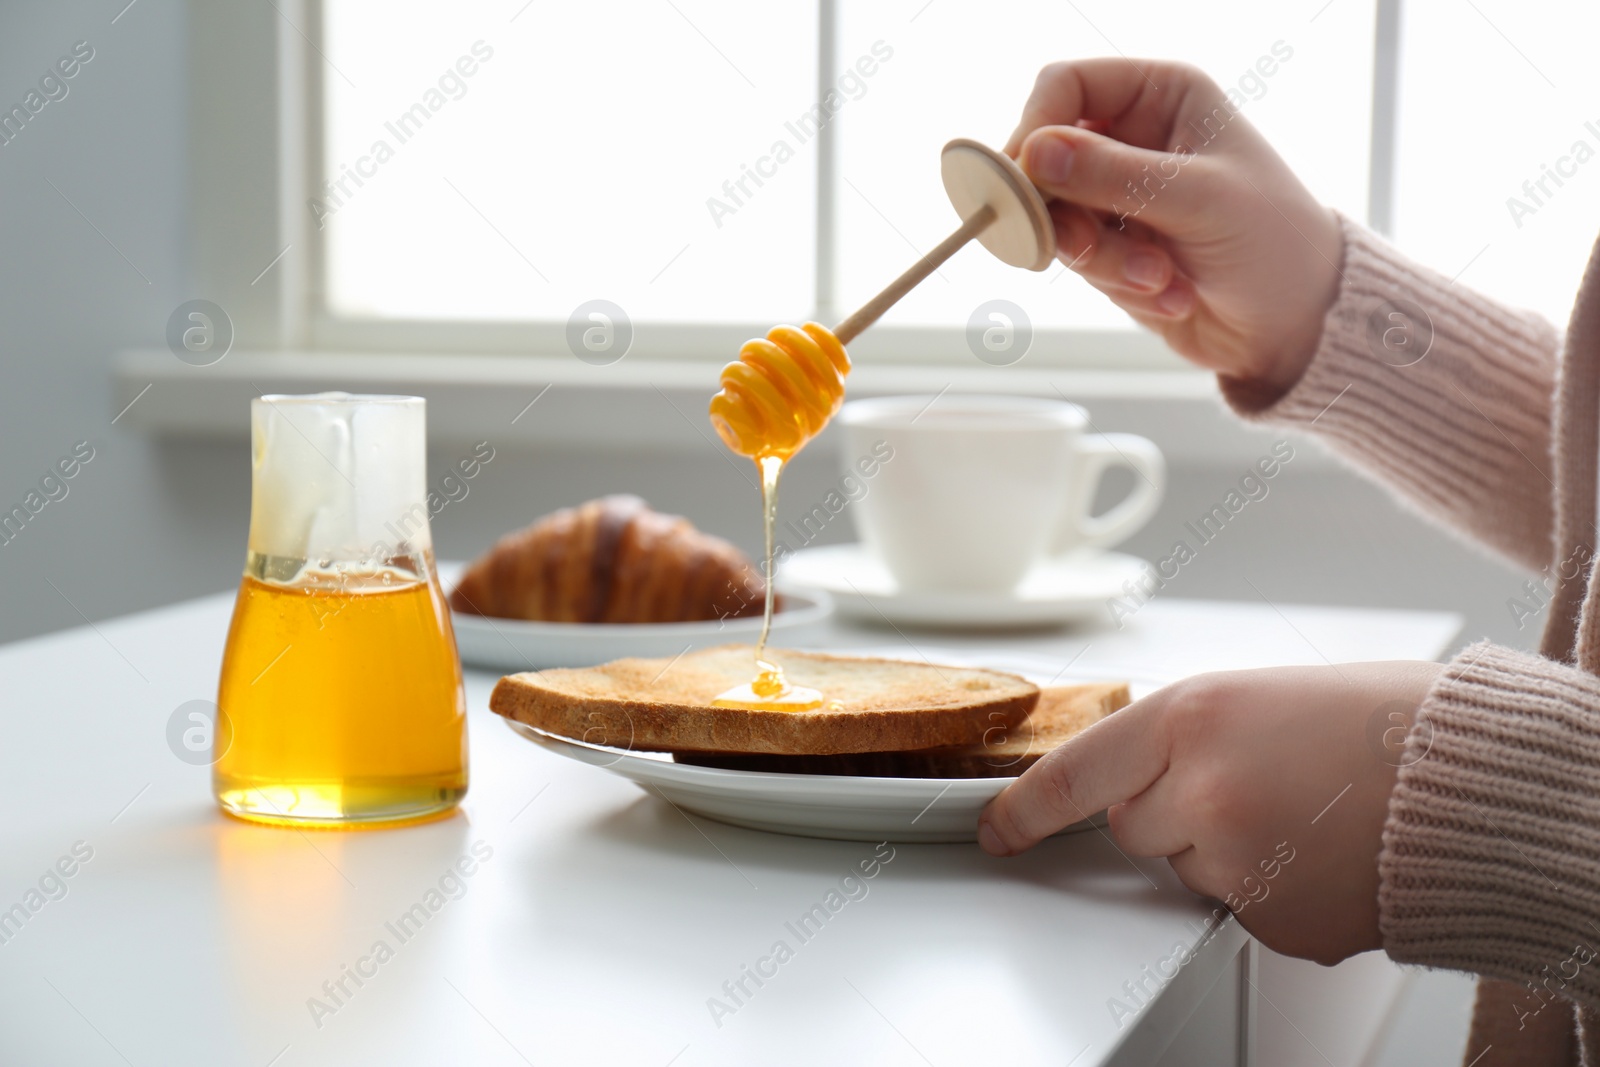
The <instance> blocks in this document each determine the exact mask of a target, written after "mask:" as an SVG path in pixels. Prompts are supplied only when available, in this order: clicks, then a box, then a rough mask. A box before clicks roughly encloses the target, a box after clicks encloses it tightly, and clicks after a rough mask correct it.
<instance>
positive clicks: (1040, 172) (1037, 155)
mask: <svg viewBox="0 0 1600 1067" xmlns="http://www.w3.org/2000/svg"><path fill="white" fill-rule="evenodd" d="M1071 172H1072V146H1071V145H1069V144H1067V142H1066V141H1064V140H1062V139H1061V138H1059V137H1039V138H1036V139H1035V140H1034V142H1033V144H1032V145H1030V146H1029V148H1028V173H1029V174H1030V175H1031V176H1032V177H1033V178H1035V179H1037V180H1038V181H1042V182H1044V183H1045V184H1047V185H1059V184H1061V183H1062V182H1065V181H1066V180H1067V175H1068V174H1069V173H1071Z"/></svg>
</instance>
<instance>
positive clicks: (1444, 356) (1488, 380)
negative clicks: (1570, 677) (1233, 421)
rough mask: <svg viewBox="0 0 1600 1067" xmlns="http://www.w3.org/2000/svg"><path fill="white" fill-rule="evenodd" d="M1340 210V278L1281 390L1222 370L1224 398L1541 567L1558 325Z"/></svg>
mask: <svg viewBox="0 0 1600 1067" xmlns="http://www.w3.org/2000/svg"><path fill="white" fill-rule="evenodd" d="M1340 221H1341V223H1342V225H1343V227H1344V262H1343V264H1342V266H1341V268H1340V275H1341V279H1342V280H1341V282H1340V286H1339V292H1338V295H1337V297H1336V298H1335V300H1334V304H1333V307H1332V308H1330V309H1329V311H1328V314H1327V317H1326V319H1325V320H1324V322H1323V333H1322V338H1321V340H1320V342H1319V344H1318V347H1317V351H1316V353H1315V354H1314V355H1313V357H1312V359H1311V362H1310V363H1309V364H1308V366H1307V367H1306V370H1305V373H1304V374H1303V375H1302V377H1301V378H1300V380H1299V381H1298V382H1297V383H1296V384H1295V385H1294V386H1293V387H1291V388H1290V389H1289V391H1288V392H1287V393H1284V394H1282V395H1269V394H1266V393H1263V392H1262V390H1261V388H1260V387H1259V386H1258V385H1254V384H1252V383H1250V382H1246V381H1242V380H1239V379H1230V378H1226V377H1225V378H1222V379H1221V388H1222V394H1223V397H1224V399H1226V400H1227V402H1228V404H1229V405H1230V406H1231V407H1232V408H1233V410H1234V411H1235V413H1237V414H1238V415H1240V416H1242V417H1243V418H1245V419H1247V420H1249V421H1255V422H1265V423H1273V424H1278V425H1283V426H1290V427H1299V428H1302V429H1310V430H1313V431H1315V432H1316V433H1317V434H1319V435H1320V436H1322V437H1323V438H1324V439H1325V440H1326V441H1327V442H1328V443H1329V444H1330V445H1332V447H1333V449H1334V450H1335V451H1336V452H1338V453H1340V454H1341V455H1342V456H1343V457H1344V458H1345V459H1347V460H1349V461H1350V462H1351V463H1352V464H1354V465H1355V466H1357V467H1359V468H1362V469H1364V470H1365V471H1367V472H1368V473H1369V474H1371V475H1372V476H1374V477H1375V478H1376V479H1377V480H1379V481H1380V482H1383V483H1385V484H1386V485H1388V486H1389V487H1390V488H1391V489H1394V490H1396V491H1398V493H1399V494H1400V495H1401V496H1402V497H1404V498H1406V499H1407V500H1408V501H1409V502H1410V503H1412V504H1413V505H1415V506H1416V507H1417V508H1418V509H1419V510H1421V511H1423V512H1424V513H1425V514H1428V515H1429V516H1430V517H1432V518H1434V519H1436V520H1439V521H1441V522H1443V523H1444V524H1446V525H1448V526H1452V527H1455V528H1458V529H1462V528H1464V529H1466V530H1467V531H1469V532H1470V533H1471V534H1473V535H1474V536H1476V537H1477V538H1478V539H1480V540H1482V541H1485V542H1487V543H1489V544H1490V545H1492V546H1493V547H1495V548H1496V549H1498V550H1499V551H1501V552H1503V553H1504V554H1506V555H1508V556H1511V557H1512V558H1514V559H1518V560H1521V561H1522V562H1524V563H1531V564H1532V565H1533V566H1535V567H1537V566H1543V565H1544V564H1546V563H1548V562H1549V554H1550V544H1551V540H1550V537H1551V527H1552V514H1553V504H1552V500H1551V494H1552V491H1551V482H1550V479H1549V476H1548V468H1549V466H1550V460H1549V456H1550V420H1551V410H1552V404H1553V397H1554V392H1555V367H1556V358H1555V357H1556V349H1557V344H1558V339H1557V335H1556V332H1555V330H1554V329H1553V328H1552V327H1551V326H1550V324H1549V323H1547V322H1545V321H1544V320H1543V319H1542V318H1540V317H1539V316H1537V315H1533V314H1530V313H1527V312H1519V311H1513V310H1510V309H1508V308H1505V307H1502V306H1501V305H1499V304H1496V303H1495V302H1493V301H1492V300H1489V299H1488V298H1487V297H1484V296H1482V295H1480V294H1478V293H1475V292H1473V291H1472V290H1470V289H1468V288H1466V287H1465V286H1462V285H1457V284H1456V283H1455V282H1453V281H1452V280H1451V279H1449V278H1446V277H1444V276H1443V275H1440V274H1438V273H1436V272H1434V271H1432V270H1429V269H1427V268H1425V267H1422V266H1419V265H1417V264H1415V263H1412V262H1411V261H1410V260H1408V259H1406V258H1405V257H1404V256H1402V255H1401V254H1400V253H1399V252H1397V251H1395V249H1394V248H1392V247H1391V246H1389V245H1388V244H1387V243H1385V242H1384V241H1383V240H1382V239H1381V238H1379V237H1378V236H1377V235H1375V234H1373V233H1372V232H1370V231H1369V230H1366V229H1364V228H1363V227H1361V226H1359V225H1357V224H1355V223H1353V222H1351V221H1350V220H1349V219H1345V218H1343V217H1341V219H1340Z"/></svg>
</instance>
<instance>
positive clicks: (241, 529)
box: [0, 0, 1536, 660]
mask: <svg viewBox="0 0 1600 1067" xmlns="http://www.w3.org/2000/svg"><path fill="white" fill-rule="evenodd" d="M120 8H121V2H120V0H113V2H111V3H94V4H90V3H87V2H83V0H67V2H59V3H51V4H44V3H28V4H10V5H6V6H5V7H4V8H0V71H4V72H5V73H4V74H3V75H0V102H5V103H7V104H9V103H10V102H20V100H21V98H22V95H23V94H24V93H25V92H26V91H27V89H28V88H29V86H30V84H31V82H32V81H33V80H34V79H36V78H37V77H38V75H39V74H41V73H43V72H44V70H45V68H46V67H47V66H48V65H49V64H51V63H52V62H53V61H54V60H55V59H56V58H57V57H58V56H59V55H61V54H63V53H65V52H66V51H68V50H69V49H70V48H71V46H72V44H73V43H74V42H75V41H78V40H88V41H89V42H90V44H91V45H92V46H93V47H94V49H95V58H94V59H93V60H92V61H91V62H90V63H89V64H88V65H87V66H86V67H85V68H84V69H83V70H82V72H81V73H80V74H79V75H78V76H77V77H76V78H75V79H73V80H72V82H71V83H70V87H71V91H70V94H69V95H68V97H67V98H66V99H64V100H62V101H59V102H56V103H51V104H49V105H48V106H47V107H46V108H45V109H44V111H43V112H42V113H41V114H40V115H39V116H37V117H36V119H35V120H34V121H33V122H32V123H30V124H29V125H28V127H27V128H26V129H25V131H24V132H23V134H22V135H21V136H20V137H18V138H17V139H16V140H15V141H14V142H12V143H11V144H9V145H6V146H4V147H0V189H3V190H4V193H5V196H4V203H5V210H4V211H3V212H0V249H4V250H5V252H6V254H5V255H4V257H3V258H0V323H3V324H4V329H3V331H0V502H3V503H5V504H6V505H8V506H9V504H10V503H12V502H20V501H21V499H22V497H23V495H24V494H25V493H26V492H27V491H28V489H29V488H30V487H31V486H32V485H33V483H34V482H35V481H36V480H37V479H38V477H39V476H40V475H41V474H43V473H44V472H45V470H46V469H47V468H48V467H49V466H50V465H51V464H53V463H54V462H55V461H56V460H57V459H58V458H59V457H60V456H62V455H63V454H64V453H66V452H67V451H68V450H70V448H71V447H72V445H73V443H74V442H76V441H78V440H81V439H87V440H88V441H90V442H91V443H92V444H93V446H94V447H95V449H96V456H95V459H94V460H93V461H92V462H91V463H90V464H89V465H88V467H87V468H86V469H84V470H83V471H82V473H81V474H79V476H78V477H76V478H75V479H73V480H72V482H71V483H69V485H70V493H69V495H68V497H67V498H66V499H64V500H61V501H59V502H56V503H51V504H48V505H47V506H46V507H45V508H44V510H43V511H42V512H41V513H40V514H39V515H38V516H37V518H36V519H35V520H34V521H33V522H32V523H30V524H29V525H28V526H27V528H26V529H24V531H23V533H22V535H21V536H20V537H18V538H17V539H16V540H15V541H14V542H12V543H10V544H7V545H3V546H0V598H3V600H0V602H3V603H4V604H5V606H6V609H7V610H5V611H4V612H3V613H0V640H10V639H15V638H19V637H24V636H27V635H30V634H36V633H42V632H46V631H49V630H54V629H59V628H62V627H65V626H71V625H77V624H79V623H81V621H82V619H81V618H80V616H79V615H78V611H82V613H83V615H84V616H87V617H88V618H89V619H101V618H106V617H108V616H112V615H117V614H120V613H123V612H128V611H132V610H136V609H139V608H143V607H149V606H154V605H157V604H161V603H165V602H169V601H172V600H177V599H182V598H185V597H190V596H195V595H198V594H201V593H206V592H213V591H217V590H223V589H228V588H230V587H231V586H232V585H233V584H234V582H236V581H237V575H238V573H239V568H240V565H241V563H242V560H243V552H244V534H245V524H246V519H247V510H248V500H249V462H248V452H247V448H246V446H245V444H244V442H243V441H239V440H234V441H218V442H192V441H191V442H178V441H173V442H158V441H154V440H151V439H148V438H145V437H143V436H140V435H138V434H135V433H132V432H128V431H126V430H124V429H123V428H122V427H120V426H112V425H111V424H110V421H111V418H112V416H113V415H114V414H116V412H115V411H114V410H113V408H112V404H111V401H110V398H109V379H108V372H107V361H108V359H109V357H110V355H111V353H112V352H114V351H116V350H118V349H123V348H130V347H146V348H149V347H155V348H160V347H162V346H163V345H164V340H163V335H164V328H165V323H166V319H167V316H168V315H169V313H170V312H171V311H172V309H173V308H174V307H175V306H176V305H177V304H179V303H181V302H183V301H184V300H187V299H190V298H192V297H196V296H205V295H206V294H207V291H208V290H209V289H211V288H213V287H214V285H215V283H216V282H217V281H218V280H217V279H207V278H199V277H193V276H192V274H193V259H192V256H191V254H190V252H189V248H190V233H189V222H190V212H189V209H188V200H187V197H186V193H185V185H186V174H187V170H188V155H189V152H190V146H189V145H188V144H187V143H186V134H185V129H186V118H187V115H186V106H187V102H186V84H185V81H186V79H185V68H186V63H187V52H186V47H187V46H186V41H185V16H184V10H185V9H184V5H183V4H182V3H180V2H178V0H139V2H138V3H136V4H135V5H134V6H133V7H132V8H130V9H129V10H127V12H126V13H125V14H123V15H122V16H121V18H120V19H119V20H118V21H117V22H116V24H115V25H112V24H111V19H112V17H113V16H115V15H116V14H117V12H118V10H120ZM195 150H196V151H197V152H204V151H205V146H195ZM50 182H54V183H55V184H56V185H57V186H59V187H60V189H61V192H62V193H65V194H66V196H68V197H70V198H71V200H72V202H73V203H74V204H76V205H77V208H78V209H81V211H82V212H83V214H84V215H86V216H87V217H88V220H90V221H85V219H84V218H83V217H80V216H79V214H78V213H77V212H76V211H74V209H73V208H72V207H71V206H69V205H68V204H67V203H66V202H64V201H63V199H62V197H61V196H60V195H58V194H57V192H56V191H55V190H54V189H52V188H51V186H50V184H49V183H50ZM91 222H92V224H93V225H92V226H91V224H90V223H91ZM95 227H98V229H99V231H101V233H97V232H96V229H95ZM102 233H103V235H104V236H101V234H102ZM112 244H114V245H115V246H116V248H115V249H114V248H113V247H112ZM118 249H120V253H119V251H118ZM124 255H125V256H126V257H127V260H131V261H132V262H133V264H135V265H136V266H137V268H138V270H135V268H134V267H133V266H130V265H129V263H128V262H127V261H126V260H125V259H124V258H123V256H124ZM139 271H142V272H143V273H144V275H146V276H148V278H149V283H148V284H147V283H146V281H145V278H144V277H141V276H140V274H139V273H138V272H139ZM1101 428H1102V429H1106V430H1114V429H1118V428H1120V427H1119V426H1117V425H1116V424H1115V423H1114V421H1111V420H1102V421H1101ZM688 432H689V431H687V430H686V431H685V433H686V434H687V433H688ZM459 451H460V448H459V447H458V446H456V445H455V444H453V443H450V442H439V443H438V445H437V448H436V455H435V457H434V459H435V461H436V462H448V461H449V460H451V459H453V458H454V457H455V455H456V454H457V452H459ZM1172 459H1173V463H1174V472H1173V489H1172V493H1171V497H1170V499H1169V501H1168V503H1167V505H1166V506H1165V508H1164V509H1163V511H1162V513H1161V514H1160V515H1158V516H1157V518H1156V519H1155V521H1154V522H1152V523H1151V525H1150V527H1149V528H1148V529H1147V530H1146V531H1145V532H1144V533H1142V534H1140V535H1139V536H1138V537H1136V538H1135V539H1134V541H1133V542H1132V543H1131V544H1130V546H1129V547H1130V549H1131V550H1133V551H1136V552H1140V553H1143V554H1145V555H1147V556H1150V555H1156V554H1160V553H1161V552H1162V551H1163V550H1164V549H1165V548H1166V547H1167V546H1168V545H1170V544H1171V542H1172V540H1173V539H1174V537H1175V536H1177V535H1178V533H1179V532H1180V530H1181V528H1182V525H1183V523H1184V522H1185V521H1186V520H1188V519H1189V518H1192V517H1194V516H1196V515H1198V514H1200V513H1201V512H1203V511H1205V510H1206V509H1208V508H1209V507H1210V505H1212V504H1213V503H1216V502H1217V501H1218V500H1219V499H1220V498H1221V495H1222V494H1223V493H1224V492H1226V490H1227V488H1228V486H1229V485H1230V484H1231V483H1232V482H1234V481H1235V480H1236V479H1237V478H1238V476H1239V475H1240V474H1242V473H1243V471H1242V469H1241V470H1238V471H1235V470H1231V469H1220V468H1204V467H1194V466H1190V465H1186V464H1185V463H1184V462H1183V458H1182V457H1181V456H1173V457H1172ZM832 462H833V461H832V458H831V456H830V455H829V454H828V450H827V448H826V446H821V447H818V448H816V449H814V450H812V451H811V452H808V453H807V454H805V455H803V456H802V457H801V458H800V459H799V460H798V461H797V462H796V464H795V466H794V468H793V470H792V471H791V472H790V474H789V476H788V479H787V482H786V485H785V492H784V503H785V507H784V511H785V513H787V514H799V513H800V512H803V511H804V510H806V509H807V508H809V506H810V505H811V504H812V503H814V502H816V501H817V500H819V499H820V497H821V495H822V493H823V492H825V490H826V487H827V483H828V482H829V481H830V480H831V479H832V477H833V474H832ZM608 491H634V492H639V493H641V494H642V495H644V496H646V497H647V498H648V499H650V500H651V501H652V502H653V503H655V504H656V505H657V506H659V507H661V508H663V509H666V510H672V511H677V512H680V513H683V514H686V515H688V516H689V517H690V518H692V519H694V520H695V521H696V522H697V523H699V524H700V525H702V526H703V527H705V528H707V529H710V530H713V531H716V532H719V533H723V534H725V535H727V536H730V537H733V538H734V539H736V540H738V541H740V542H742V543H743V544H745V545H746V546H747V547H751V548H753V547H754V546H755V544H756V541H757V528H756V518H757V516H756V510H757V509H756V501H755V499H754V495H753V490H752V489H751V487H750V485H749V483H748V482H746V481H745V480H744V479H743V478H742V477H741V476H740V474H739V471H738V470H736V469H735V468H734V467H733V466H732V465H730V464H729V463H728V462H726V461H725V460H724V459H723V458H721V457H719V456H717V455H715V454H714V453H713V452H712V451H711V450H710V449H708V448H706V447H705V445H704V443H703V442H701V441H700V440H699V439H698V438H695V437H692V436H686V437H685V438H684V440H683V442H682V443H681V444H680V445H678V446H676V447H673V448H667V449H663V450H661V451H659V452H655V453H652V454H650V455H647V456H641V455H617V454H608V453H606V452H604V451H598V452H597V451H591V450H566V451H560V450H544V451H540V452H521V453H518V452H514V451H511V450H509V449H503V450H502V451H501V453H500V455H499V456H498V457H497V458H496V460H495V461H494V462H493V463H492V464H491V465H490V467H489V468H488V469H487V470H486V471H485V472H484V474H483V476H482V477H480V478H479V479H478V480H477V481H476V482H475V483H473V485H472V489H471V494H470V496H469V497H468V498H467V499H466V500H464V501H462V502H461V503H459V504H455V505H452V506H451V507H450V508H448V509H447V510H446V512H445V513H444V514H442V515H441V516H440V518H439V520H438V522H437V525H436V529H435V537H436V541H437V543H438V546H439V550H440V554H441V555H443V556H464V555H469V554H473V553H476V552H477V551H479V550H481V549H482V548H483V547H484V546H485V545H486V544H487V543H488V542H489V541H490V540H492V539H493V537H494V536H495V535H497V534H498V533H500V532H502V531H504V530H506V529H508V528H510V527H512V526H514V525H518V524H521V523H524V522H526V521H528V520H529V519H531V518H532V517H534V516H536V515H538V514H540V513H542V512H544V511H547V510H549V509H551V508H554V507H558V506H561V505H564V504H570V503H574V502H577V501H579V500H582V499H585V498H587V497H590V496H594V495H598V494H600V493H603V492H608ZM846 536H848V529H847V524H846V523H843V522H841V523H838V524H835V525H834V526H833V527H830V528H829V530H828V531H827V533H826V535H825V536H824V538H823V540H825V541H833V540H839V539H843V538H845V537H846ZM1246 578H1248V579H1249V580H1250V582H1253V583H1254V584H1255V586H1256V587H1258V588H1259V589H1260V591H1261V592H1262V593H1263V594H1265V595H1266V596H1268V597H1270V598H1271V599H1272V600H1274V601H1275V602H1293V601H1325V602H1330V603H1338V604H1362V603H1365V604H1380V605H1389V606H1396V607H1420V608H1446V609H1453V610H1459V611H1463V612H1465V613H1466V614H1467V615H1468V618H1469V623H1468V627H1467V631H1466V633H1467V635H1468V636H1478V635H1489V636H1492V637H1494V638H1496V639H1498V640H1501V641H1505V642H1508V643H1512V644H1518V645H1524V646H1526V645H1530V644H1532V643H1533V642H1534V641H1535V640H1536V635H1535V634H1534V633H1533V632H1532V628H1531V627H1530V628H1529V629H1528V630H1527V631H1521V632H1519V631H1518V630H1517V629H1516V627H1515V625H1514V624H1513V622H1512V619H1511V616H1510V615H1509V613H1508V612H1507V609H1506V607H1505V601H1506V599H1507V598H1508V597H1511V596H1514V595H1517V593H1518V587H1519V585H1520V582H1521V581H1522V580H1523V576H1521V575H1518V574H1516V573H1515V572H1513V571H1511V570H1509V569H1507V568H1505V567H1503V566H1501V565H1499V564H1495V563H1492V562H1489V561H1487V560H1486V559H1484V558H1483V557H1481V556H1479V555H1477V554H1475V553H1474V552H1472V551H1470V550H1468V549H1466V548H1464V547H1462V546H1461V545H1460V544H1459V543H1457V542H1455V541H1453V540H1452V539H1450V538H1449V537H1447V536H1445V535H1443V534H1441V533H1439V532H1437V531H1434V530H1432V529H1429V528H1427V527H1426V526H1424V525H1423V524H1421V523H1420V522H1418V521H1417V520H1416V519H1415V518H1413V517H1412V516H1410V515H1409V514H1407V513H1405V512H1404V511H1402V510H1401V509H1399V508H1397V507H1396V506H1395V505H1394V504H1393V503H1392V502H1390V501H1389V500H1388V499H1387V498H1386V497H1385V496H1384V495H1383V494H1382V493H1380V492H1379V491H1377V490H1375V489H1372V488H1371V487H1369V486H1366V485H1364V484H1362V483H1361V482H1359V481H1358V480H1357V479H1355V478H1354V477H1352V476H1350V475H1348V474H1345V473H1340V472H1331V473H1330V472H1316V471H1311V470H1306V469H1297V468H1294V467H1293V466H1291V467H1290V468H1289V469H1287V470H1286V471H1285V473H1284V474H1283V475H1282V476H1281V477H1280V478H1279V479H1277V480H1276V481H1275V482H1274V483H1273V486H1272V495H1271V496H1269V497H1268V498H1267V499H1266V500H1264V501H1261V502H1260V503H1258V504H1253V505H1251V506H1250V508H1249V509H1248V510H1247V511H1246V512H1245V513H1244V514H1242V515H1241V516H1240V518H1239V519H1238V520H1237V521H1236V522H1235V523H1234V524H1233V525H1232V526H1230V527H1229V528H1228V530H1227V531H1226V532H1225V533H1224V535H1223V536H1222V537H1220V538H1219V539H1218V540H1217V541H1215V542H1214V543H1213V544H1211V545H1208V546H1206V548H1205V550H1204V551H1203V552H1202V553H1201V554H1200V556H1199V558H1198V559H1196V560H1195V562H1194V563H1192V564H1191V565H1189V566H1188V567H1186V568H1185V569H1184V571H1183V573H1182V574H1181V576H1180V577H1179V578H1178V579H1177V580H1176V581H1174V582H1173V583H1172V585H1171V586H1170V588H1169V589H1168V590H1167V591H1166V592H1165V593H1163V594H1162V595H1171V596H1207V597H1229V598H1242V599H1254V598H1255V596H1256V594H1255V592H1254V591H1253V590H1252V589H1251V588H1250V585H1249V584H1248V583H1247V582H1246V581H1245V579H1246ZM52 582H53V583H54V584H55V585H56V586H57V587H59V589H60V593H59V594H58V593H57V592H56V591H55V590H54V589H52V587H51V584H50V583H52ZM61 594H65V596H63V595H61ZM68 598H70V601H71V602H70V603H69V602H68ZM1307 658H1308V660H1314V654H1313V653H1312V652H1311V651H1310V650H1308V656H1307Z"/></svg>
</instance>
